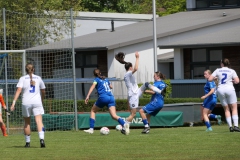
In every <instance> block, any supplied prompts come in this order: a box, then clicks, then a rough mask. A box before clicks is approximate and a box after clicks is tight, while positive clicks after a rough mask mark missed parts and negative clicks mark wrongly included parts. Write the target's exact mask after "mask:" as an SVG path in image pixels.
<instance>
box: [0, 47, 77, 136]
mask: <svg viewBox="0 0 240 160" xmlns="http://www.w3.org/2000/svg"><path fill="white" fill-rule="evenodd" d="M71 55H72V51H71V50H70V49H65V50H64V49H62V50H54V51H52V52H44V51H34V50H0V62H1V63H0V64H1V65H0V67H1V68H0V71H1V72H0V84H1V86H0V87H1V88H3V89H4V92H3V96H4V98H5V101H6V105H7V107H8V108H10V106H11V104H12V100H13V96H14V94H15V92H16V84H17V82H18V80H19V78H20V77H21V76H23V75H25V74H26V72H25V65H26V64H27V63H32V64H33V65H34V67H35V72H34V74H36V75H39V76H41V77H42V79H43V81H44V83H45V85H46V96H45V100H44V101H43V106H44V110H45V114H44V115H43V123H44V126H45V129H46V130H70V129H74V127H75V117H74V93H73V90H74V89H73V88H74V85H73V84H74V83H73V71H72V68H73V63H72V56H71ZM3 119H4V121H5V122H6V124H7V128H8V133H9V134H15V133H22V132H23V118H22V109H21V96H20V97H19V98H18V100H17V102H16V105H15V111H14V112H12V113H11V115H10V116H6V115H5V114H3ZM31 130H32V131H35V130H37V127H36V123H35V120H34V117H31Z"/></svg>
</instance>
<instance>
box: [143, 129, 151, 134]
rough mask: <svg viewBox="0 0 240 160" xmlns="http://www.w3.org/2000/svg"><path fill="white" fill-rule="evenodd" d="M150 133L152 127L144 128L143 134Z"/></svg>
mask: <svg viewBox="0 0 240 160" xmlns="http://www.w3.org/2000/svg"><path fill="white" fill-rule="evenodd" d="M149 132H150V127H144V129H143V131H142V134H148V133H149Z"/></svg>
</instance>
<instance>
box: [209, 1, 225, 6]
mask: <svg viewBox="0 0 240 160" xmlns="http://www.w3.org/2000/svg"><path fill="white" fill-rule="evenodd" d="M222 5H223V1H222V0H210V6H211V7H219V6H222Z"/></svg>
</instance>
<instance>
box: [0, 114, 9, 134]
mask: <svg viewBox="0 0 240 160" xmlns="http://www.w3.org/2000/svg"><path fill="white" fill-rule="evenodd" d="M0 127H1V130H2V133H3V136H4V137H6V136H8V135H7V129H6V126H5V124H4V122H3V119H2V114H1V112H0Z"/></svg>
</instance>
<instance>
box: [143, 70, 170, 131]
mask: <svg viewBox="0 0 240 160" xmlns="http://www.w3.org/2000/svg"><path fill="white" fill-rule="evenodd" d="M164 79H165V76H164V75H163V74H162V73H161V72H159V71H158V72H155V73H154V84H153V85H151V84H149V83H148V82H146V83H145V86H146V87H147V88H149V89H150V90H145V93H148V94H152V97H151V101H150V103H148V104H147V105H146V106H144V107H143V108H141V109H140V110H139V113H140V115H141V117H142V121H143V124H144V130H143V131H142V133H143V134H147V133H149V131H150V125H149V124H150V117H151V116H156V115H157V114H158V112H159V111H160V110H161V109H162V108H163V104H164V96H165V93H166V87H167V85H166V83H165V82H164V81H163V80H164ZM155 88H158V90H160V91H161V92H156V89H155Z"/></svg>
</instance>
